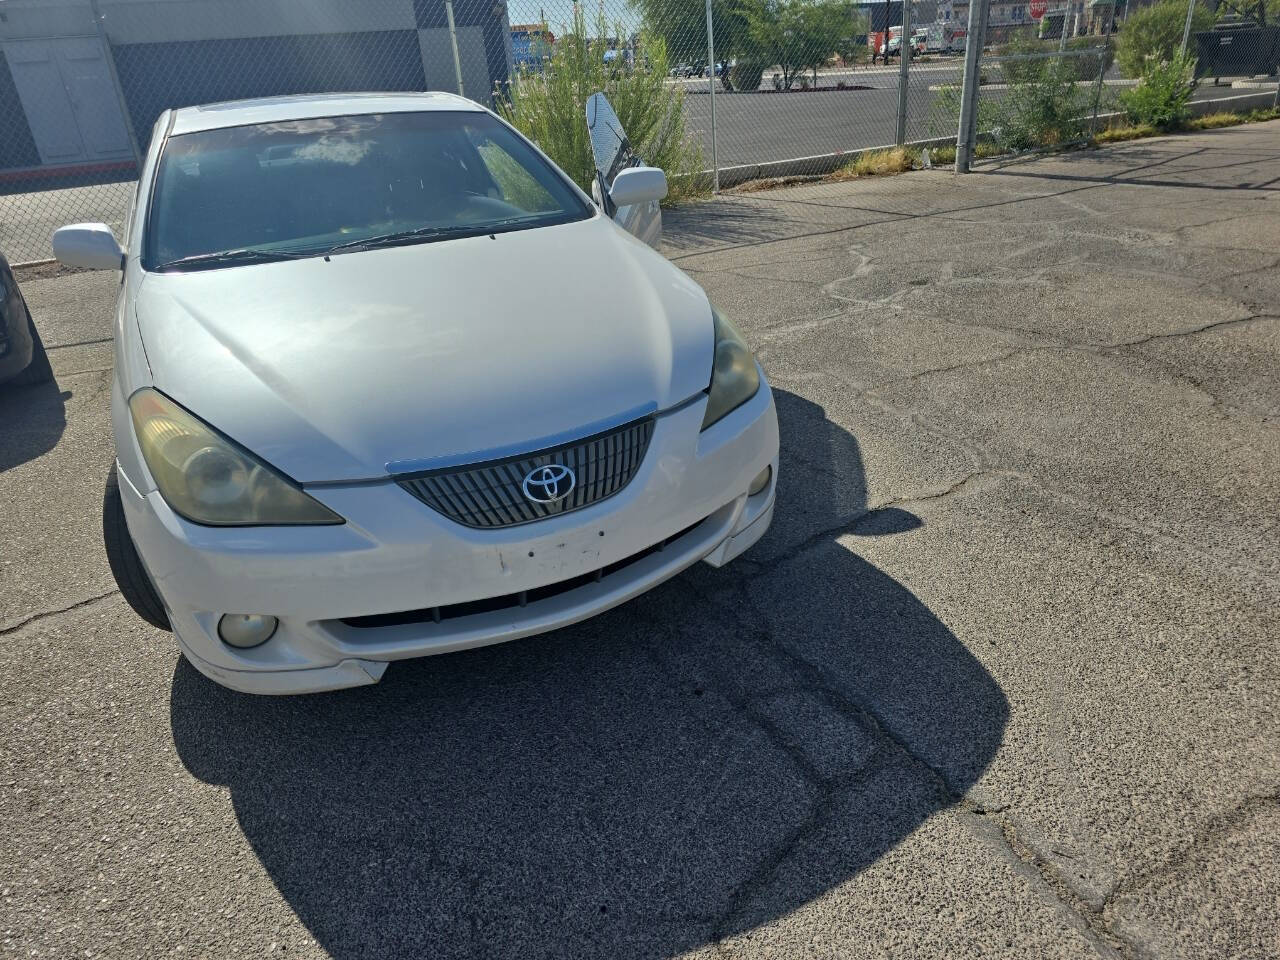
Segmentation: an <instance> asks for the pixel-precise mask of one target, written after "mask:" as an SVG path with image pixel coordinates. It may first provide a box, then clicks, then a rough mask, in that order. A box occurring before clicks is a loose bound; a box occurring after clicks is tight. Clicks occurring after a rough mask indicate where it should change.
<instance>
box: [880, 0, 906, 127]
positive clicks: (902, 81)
mask: <svg viewBox="0 0 1280 960" xmlns="http://www.w3.org/2000/svg"><path fill="white" fill-rule="evenodd" d="M884 52H885V54H886V55H887V54H888V52H889V26H888V24H886V25H885V28H884ZM898 61H899V62H898V133H897V139H896V140H894V143H896V144H897V145H898V146H902V145H903V144H904V143H906V142H907V79H908V77H909V75H910V72H911V0H902V42H901V43H900V44H899V45H898Z"/></svg>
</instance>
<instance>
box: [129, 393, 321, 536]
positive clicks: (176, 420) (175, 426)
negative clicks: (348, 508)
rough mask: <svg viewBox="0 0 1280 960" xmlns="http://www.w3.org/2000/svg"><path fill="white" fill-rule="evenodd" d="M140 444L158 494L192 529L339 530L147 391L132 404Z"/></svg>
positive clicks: (282, 483) (259, 466)
mask: <svg viewBox="0 0 1280 960" xmlns="http://www.w3.org/2000/svg"><path fill="white" fill-rule="evenodd" d="M129 412H130V413H131V414H132V415H133V429H134V432H135V433H136V434H137V435H138V445H139V446H140V447H141V448H142V456H143V457H144V458H145V459H146V461H147V468H148V469H149V470H150V471H151V475H152V476H153V477H155V480H156V486H157V487H159V489H160V495H161V496H162V497H164V499H165V502H166V503H167V504H169V506H170V507H172V508H173V509H174V511H175V512H177V513H179V514H181V515H182V516H184V517H186V518H187V519H188V520H190V521H192V522H193V523H204V524H209V525H211V526H266V525H272V526H274V525H277V524H301V523H342V522H343V520H342V518H341V517H340V516H338V515H337V514H336V513H334V512H333V511H332V510H330V509H329V508H328V507H326V506H324V504H322V503H319V502H317V501H316V500H313V499H312V498H311V497H309V496H307V495H306V494H305V493H303V492H302V490H300V489H299V488H298V487H297V486H296V485H295V484H294V483H293V481H291V480H288V479H287V478H285V477H283V476H281V475H280V474H279V473H276V471H274V470H272V469H271V468H270V467H268V466H267V465H266V464H265V463H263V462H262V461H260V460H258V459H257V458H255V457H254V456H253V455H252V454H250V453H249V452H248V451H245V450H241V449H240V448H239V447H237V446H236V445H235V444H234V443H232V442H231V441H230V440H228V439H227V438H226V437H224V436H222V435H220V434H219V433H217V432H216V431H214V430H213V429H212V428H210V427H208V426H206V425H205V424H204V423H202V422H200V421H199V420H197V419H196V418H195V417H194V416H192V415H191V414H189V413H187V411H186V410H184V409H182V407H180V406H178V405H177V404H176V403H174V402H173V401H172V400H170V399H169V398H168V397H166V396H165V395H164V394H162V393H158V392H157V391H155V390H152V389H150V388H147V389H143V390H139V391H138V392H137V393H135V394H134V395H133V396H132V397H130V398H129Z"/></svg>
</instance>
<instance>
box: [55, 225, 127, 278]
mask: <svg viewBox="0 0 1280 960" xmlns="http://www.w3.org/2000/svg"><path fill="white" fill-rule="evenodd" d="M53 255H54V256H55V257H57V258H58V261H59V262H60V263H63V264H66V265H67V266H68V267H83V268H85V269H87V270H121V269H123V268H124V251H123V250H122V249H120V244H119V243H118V242H116V235H115V234H114V233H112V232H111V228H110V227H108V226H107V225H106V224H105V223H74V224H72V225H71V226H69V227H60V228H58V229H57V230H55V231H54V232H53Z"/></svg>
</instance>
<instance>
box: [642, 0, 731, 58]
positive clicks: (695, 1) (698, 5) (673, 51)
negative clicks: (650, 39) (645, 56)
mask: <svg viewBox="0 0 1280 960" xmlns="http://www.w3.org/2000/svg"><path fill="white" fill-rule="evenodd" d="M634 6H635V7H636V9H638V10H639V11H640V16H641V17H642V18H643V20H644V26H645V29H646V31H647V32H649V33H650V34H652V35H654V36H656V37H660V38H661V39H662V40H663V41H664V42H665V44H666V47H667V54H668V55H669V56H670V57H671V59H672V60H673V61H694V60H705V59H706V58H707V15H706V3H705V2H704V0H634ZM711 21H712V24H713V25H714V27H715V37H716V59H717V60H727V59H728V58H730V57H736V56H740V55H742V54H744V53H747V52H749V51H748V49H747V21H746V17H745V15H744V12H743V4H742V0H712V3H711Z"/></svg>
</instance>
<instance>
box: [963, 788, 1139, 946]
mask: <svg viewBox="0 0 1280 960" xmlns="http://www.w3.org/2000/svg"><path fill="white" fill-rule="evenodd" d="M968 812H969V813H971V814H973V815H974V816H972V817H970V818H969V823H970V826H972V827H973V828H974V829H975V831H976V832H977V833H978V834H979V835H981V836H985V837H986V838H987V840H988V841H989V842H990V843H992V844H994V845H995V846H996V847H997V848H999V849H1000V850H1002V851H1003V852H1004V853H1005V854H1006V859H1007V860H1008V861H1009V863H1010V864H1011V865H1012V866H1013V867H1014V869H1015V870H1017V871H1018V872H1019V873H1020V874H1022V875H1023V876H1024V877H1026V878H1027V879H1028V880H1030V881H1031V882H1032V883H1034V884H1036V885H1037V886H1038V887H1040V890H1041V893H1042V894H1043V895H1044V896H1045V897H1046V898H1048V899H1049V900H1050V902H1052V903H1053V904H1055V905H1056V906H1057V907H1058V909H1059V911H1060V912H1061V914H1062V915H1063V916H1065V917H1066V918H1067V919H1068V921H1069V922H1070V923H1071V925H1072V926H1073V927H1075V928H1076V930H1077V931H1078V932H1079V933H1080V934H1081V935H1082V936H1083V937H1084V938H1085V939H1086V940H1087V941H1088V942H1089V944H1090V946H1092V947H1093V948H1094V950H1095V951H1097V953H1098V954H1099V955H1101V956H1103V957H1108V958H1115V960H1139V958H1145V957H1146V956H1147V953H1146V951H1145V950H1144V949H1143V948H1142V945H1141V944H1138V943H1135V942H1134V941H1132V940H1130V939H1127V938H1125V937H1123V936H1121V935H1120V934H1118V933H1117V932H1116V931H1114V930H1112V929H1111V928H1110V927H1109V925H1108V924H1107V922H1106V919H1105V917H1104V915H1103V910H1102V908H1101V906H1099V905H1098V904H1096V903H1091V902H1089V901H1088V900H1087V899H1086V898H1084V897H1082V896H1081V895H1080V894H1079V893H1078V892H1077V891H1076V890H1075V888H1074V887H1072V885H1071V884H1070V883H1068V882H1067V881H1066V879H1065V878H1064V877H1063V876H1062V874H1061V873H1060V872H1059V871H1058V869H1057V868H1056V867H1055V866H1054V865H1053V864H1052V863H1050V862H1049V861H1048V860H1046V859H1045V857H1043V856H1042V855H1041V854H1040V853H1039V852H1038V851H1037V850H1036V849H1035V848H1034V847H1033V846H1032V845H1031V844H1029V843H1028V842H1027V841H1025V840H1024V839H1023V837H1022V836H1021V833H1020V832H1019V830H1018V827H1017V824H1016V823H1015V822H1014V820H1013V819H1012V818H1011V817H1008V816H999V815H997V816H988V815H987V814H988V813H989V812H990V811H988V810H984V809H982V808H981V807H980V806H971V808H970V809H969V810H968Z"/></svg>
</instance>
